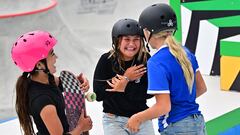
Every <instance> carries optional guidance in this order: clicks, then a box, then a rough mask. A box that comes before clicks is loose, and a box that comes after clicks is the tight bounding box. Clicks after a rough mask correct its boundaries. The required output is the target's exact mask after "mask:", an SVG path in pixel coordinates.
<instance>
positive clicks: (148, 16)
mask: <svg viewBox="0 0 240 135" xmlns="http://www.w3.org/2000/svg"><path fill="white" fill-rule="evenodd" d="M139 24H140V26H141V28H142V29H145V28H147V29H148V30H149V31H150V32H151V33H154V34H155V33H158V32H160V31H163V30H167V29H174V30H176V29H177V19H176V14H175V12H174V11H173V9H172V8H171V7H170V6H169V5H167V4H160V3H159V4H154V5H151V6H149V7H147V8H146V9H144V10H143V11H142V13H141V15H140V17H139Z"/></svg>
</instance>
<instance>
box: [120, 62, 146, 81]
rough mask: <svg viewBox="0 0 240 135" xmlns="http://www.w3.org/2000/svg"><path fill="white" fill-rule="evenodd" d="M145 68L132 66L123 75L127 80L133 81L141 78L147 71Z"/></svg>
mask: <svg viewBox="0 0 240 135" xmlns="http://www.w3.org/2000/svg"><path fill="white" fill-rule="evenodd" d="M146 70H147V68H146V67H144V65H143V64H141V65H138V66H136V65H134V66H132V67H129V68H128V69H127V70H126V71H125V73H124V76H126V77H128V79H129V80H131V81H133V80H137V79H139V78H141V77H142V76H143V75H144V74H145V73H146V72H147V71H146Z"/></svg>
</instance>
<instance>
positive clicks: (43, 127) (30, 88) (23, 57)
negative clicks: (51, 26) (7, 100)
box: [11, 30, 92, 135]
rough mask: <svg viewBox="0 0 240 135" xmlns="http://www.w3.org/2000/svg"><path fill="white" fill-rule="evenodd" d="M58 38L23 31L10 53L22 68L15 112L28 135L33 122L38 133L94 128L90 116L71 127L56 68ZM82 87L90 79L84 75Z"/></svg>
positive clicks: (58, 132) (17, 88)
mask: <svg viewBox="0 0 240 135" xmlns="http://www.w3.org/2000/svg"><path fill="white" fill-rule="evenodd" d="M56 43H57V40H56V39H55V38H54V37H53V36H51V35H50V34H49V33H48V32H45V31H40V30H37V31H32V32H28V33H26V34H23V35H22V36H21V37H19V38H18V39H17V41H16V42H15V43H14V44H13V47H12V50H11V56H12V59H13V61H14V63H15V64H16V65H17V66H18V67H19V68H20V69H21V70H22V71H23V74H22V75H21V76H20V77H19V78H18V80H17V83H16V112H17V115H18V118H19V122H20V126H21V128H22V130H23V132H24V134H25V135H33V134H35V133H34V129H33V122H32V119H33V121H34V123H35V125H36V128H37V130H38V133H37V134H38V135H48V134H51V135H60V134H72V135H79V134H81V133H82V132H83V131H88V130H90V129H91V128H92V121H91V118H90V117H86V118H84V117H83V113H82V116H81V117H80V118H79V124H78V125H77V126H76V128H75V129H73V130H72V131H69V130H68V128H69V125H68V122H67V119H66V115H65V112H64V99H63V96H62V93H61V83H60V81H59V78H58V77H55V76H54V75H53V74H54V73H55V72H56V67H55V65H54V64H55V63H56V59H57V56H56V55H55V53H54V51H53V47H54V46H55V45H56ZM81 81H83V84H82V85H85V87H83V88H82V89H83V90H85V91H87V90H88V89H89V83H88V81H87V79H86V78H84V77H82V78H81Z"/></svg>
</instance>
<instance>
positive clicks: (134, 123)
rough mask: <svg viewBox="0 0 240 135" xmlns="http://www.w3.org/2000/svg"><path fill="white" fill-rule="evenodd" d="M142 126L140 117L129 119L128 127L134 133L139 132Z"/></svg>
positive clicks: (135, 116) (134, 116) (135, 115)
mask: <svg viewBox="0 0 240 135" xmlns="http://www.w3.org/2000/svg"><path fill="white" fill-rule="evenodd" d="M140 124H141V121H140V119H139V118H138V115H137V114H134V115H133V116H132V117H130V118H129V119H128V123H127V125H126V126H127V128H128V129H129V130H130V131H131V132H132V133H136V132H138V131H139V126H140Z"/></svg>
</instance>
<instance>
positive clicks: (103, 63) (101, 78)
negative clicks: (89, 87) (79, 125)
mask: <svg viewBox="0 0 240 135" xmlns="http://www.w3.org/2000/svg"><path fill="white" fill-rule="evenodd" d="M112 42H113V43H112V46H113V49H112V50H110V51H109V52H107V53H104V54H103V55H102V56H101V58H100V59H99V61H98V63H97V66H96V68H95V73H94V82H93V89H94V92H95V93H96V94H97V101H103V112H104V116H103V129H104V134H105V135H113V134H115V133H117V134H118V135H123V134H124V135H125V134H131V133H130V132H129V131H128V129H126V128H125V126H126V125H125V124H126V123H127V120H128V118H129V117H131V116H132V115H133V114H135V113H137V112H140V111H143V110H145V109H147V108H148V106H147V105H146V99H148V98H150V97H151V96H149V95H147V93H146V91H147V84H148V83H147V73H146V61H147V59H148V58H150V55H149V54H148V53H147V51H146V49H145V47H144V42H143V33H142V30H141V29H140V27H139V25H138V22H137V21H135V20H133V19H121V20H119V21H117V22H116V23H115V24H114V26H113V29H112ZM140 134H148V135H152V134H154V130H153V126H152V122H151V121H147V122H145V123H144V124H143V126H142V127H141V129H140V131H139V132H138V134H136V135H140Z"/></svg>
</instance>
